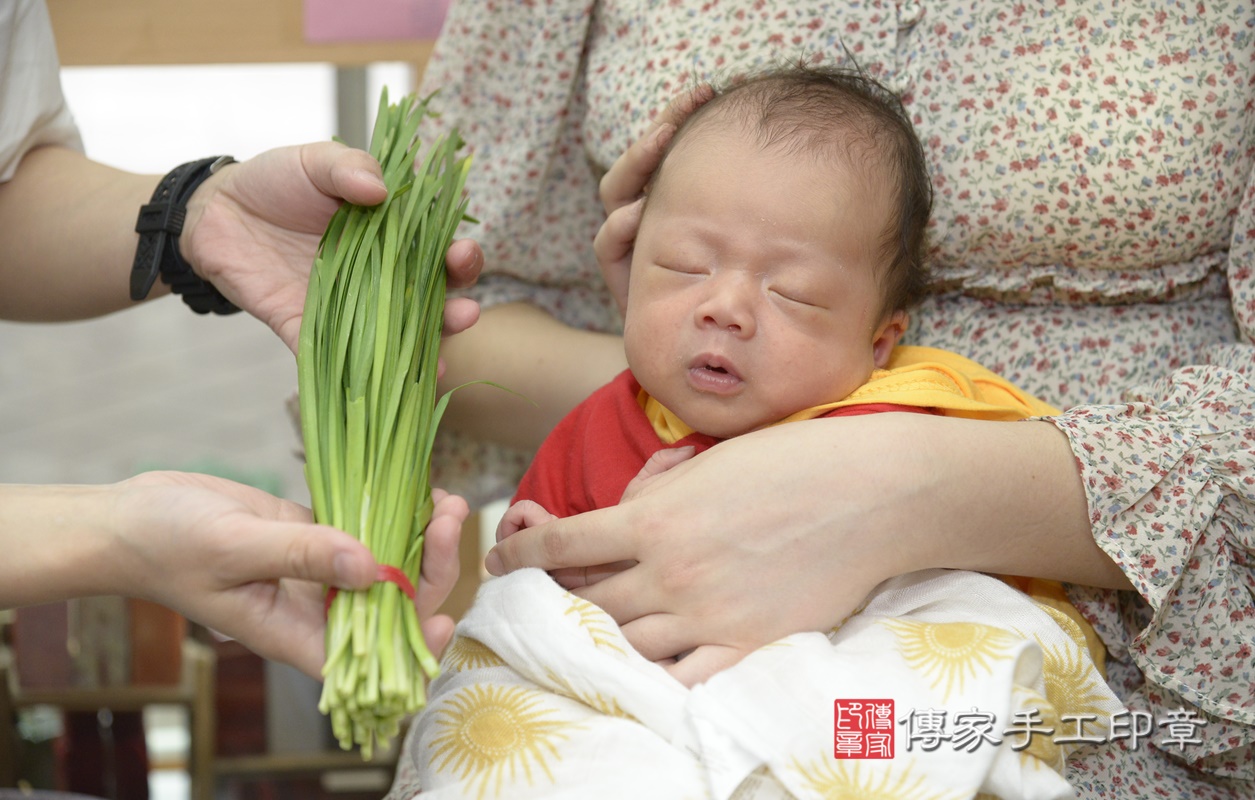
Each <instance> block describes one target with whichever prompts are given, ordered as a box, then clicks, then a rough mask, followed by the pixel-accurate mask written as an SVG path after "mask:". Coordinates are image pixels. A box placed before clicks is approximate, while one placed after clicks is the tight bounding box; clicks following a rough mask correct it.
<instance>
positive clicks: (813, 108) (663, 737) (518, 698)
mask: <svg viewBox="0 0 1255 800" xmlns="http://www.w3.org/2000/svg"><path fill="white" fill-rule="evenodd" d="M930 206H931V190H930V183H929V177H928V172H927V168H926V164H925V159H924V156H923V152H922V148H921V147H920V144H919V141H918V139H917V138H916V136H915V133H914V131H913V129H912V127H911V124H910V121H909V120H908V119H907V117H906V115H905V113H904V112H903V110H902V107H901V105H900V104H899V103H898V101H897V99H896V98H895V97H894V96H893V95H892V93H890V92H889V91H887V90H886V89H884V88H883V87H881V86H880V85H879V84H877V83H876V82H875V81H873V80H871V79H869V78H868V77H867V76H865V75H863V74H862V73H859V72H854V71H848V70H840V69H821V68H814V67H801V66H797V67H788V68H782V69H774V70H770V71H767V72H764V73H762V74H760V75H757V76H754V77H751V78H749V79H746V80H744V81H742V82H739V83H737V84H735V85H733V86H732V87H731V88H728V89H726V90H724V91H723V92H721V93H719V94H717V95H716V97H714V99H712V100H710V101H709V102H707V103H706V104H705V105H704V106H703V107H702V108H700V109H699V110H698V111H696V112H695V113H694V114H692V115H691V116H690V117H689V118H688V119H687V120H686V121H685V122H684V124H683V125H682V126H681V127H680V129H679V130H678V131H677V132H676V134H675V136H674V137H673V139H672V142H671V144H670V146H669V150H668V152H667V153H666V155H665V158H664V160H663V162H662V164H661V166H660V167H659V169H658V172H657V174H656V175H655V177H654V180H653V183H652V185H651V187H650V189H649V192H648V196H647V198H646V200H645V207H644V209H643V211H642V217H641V222H640V230H639V233H638V235H637V239H636V245H635V250H634V253H633V257H632V264H631V275H630V279H629V284H628V294H627V302H626V309H625V324H624V343H625V348H626V352H627V360H628V364H629V369H628V370H627V371H625V372H623V373H622V374H621V375H619V376H618V377H617V378H616V379H615V380H614V381H612V382H611V383H609V384H607V385H606V386H605V387H603V388H601V389H599V390H598V391H596V392H595V393H594V394H593V395H591V396H590V397H589V398H588V399H587V400H585V401H584V402H583V403H582V404H581V405H580V406H578V407H577V408H576V409H575V410H573V411H572V412H571V414H570V415H568V416H567V417H566V418H565V419H564V420H563V421H562V422H561V423H559V425H558V426H557V427H556V428H555V430H554V431H553V433H552V434H551V435H550V437H549V438H548V439H547V440H546V442H545V443H544V445H543V446H542V447H541V449H540V451H539V452H538V454H537V456H536V459H535V461H534V462H533V464H532V465H531V467H530V469H529V470H528V472H527V474H526V476H525V477H524V479H523V481H522V482H521V484H520V487H519V490H518V493H517V495H516V498H515V503H514V504H513V505H512V506H511V507H510V509H509V510H508V511H507V513H506V515H505V516H504V518H503V519H502V522H501V525H500V527H499V529H498V537H499V538H500V537H504V536H508V535H510V534H512V533H514V532H516V531H518V530H520V529H522V528H524V527H530V526H532V525H536V524H539V523H541V522H544V521H547V520H549V519H551V518H552V517H553V516H555V515H557V516H567V515H571V514H577V513H580V512H583V511H589V510H592V509H596V508H601V507H605V506H608V505H613V504H615V503H618V502H619V500H620V498H621V497H622V495H623V492H624V490H625V489H626V488H627V486H628V484H629V483H630V482H631V481H632V479H633V478H634V477H636V476H637V475H638V473H640V472H641V470H642V468H643V467H644V466H645V464H646V463H647V462H648V461H649V460H650V458H651V457H652V456H654V455H655V454H656V453H659V452H661V451H665V450H670V449H674V448H679V447H684V446H692V448H693V452H696V451H700V450H702V449H705V448H708V447H711V446H716V445H717V444H718V442H719V441H721V440H723V439H727V438H729V437H734V436H739V435H742V434H745V433H749V432H751V431H755V430H759V429H761V428H764V427H767V426H770V425H775V424H780V423H784V422H790V421H795V420H801V419H808V418H814V417H819V416H841V415H851V414H866V413H877V412H911V413H932V414H952V415H958V416H964V417H974V418H984V419H997V420H1012V419H1023V418H1026V417H1029V416H1033V415H1038V414H1049V413H1053V411H1054V409H1052V408H1051V407H1050V406H1048V405H1046V404H1045V403H1042V402H1041V401H1038V400H1036V399H1034V398H1032V397H1029V396H1027V395H1024V394H1023V393H1022V392H1020V391H1018V390H1017V389H1016V388H1015V387H1013V386H1011V385H1010V384H1008V383H1006V382H1005V381H1003V380H1001V379H1000V378H998V376H996V375H994V374H992V373H990V372H988V371H987V370H984V369H983V368H981V367H980V366H979V365H977V364H974V363H973V362H970V361H968V360H966V359H964V358H962V357H959V356H957V355H954V354H951V353H945V352H942V351H937V350H931V349H926V348H913V347H898V341H899V339H900V338H901V337H902V335H903V333H904V331H905V330H906V327H907V324H908V310H909V309H910V307H911V306H912V304H914V303H915V302H916V301H917V300H918V299H919V298H920V296H921V295H922V293H923V291H924V289H925V286H926V284H927V272H926V269H925V267H924V250H925V229H926V226H927V223H928V216H929V211H930ZM688 452H689V451H684V453H685V454H687V453H688ZM763 535H765V536H766V535H770V532H764V534H763ZM1091 638H1092V637H1091ZM1090 644H1091V641H1090V640H1089V639H1087V637H1086V626H1085V625H1084V623H1083V621H1081V620H1080V619H1079V617H1078V616H1076V615H1075V612H1074V610H1072V609H1071V607H1070V606H1069V605H1068V604H1067V603H1066V601H1063V600H1062V599H1061V596H1060V595H1056V596H1055V597H1053V598H1045V599H1043V600H1041V601H1039V602H1037V603H1035V602H1034V601H1032V600H1030V599H1029V598H1028V597H1027V596H1026V594H1025V593H1023V592H1021V591H1019V590H1018V589H1013V588H1011V587H1010V586H1008V585H1007V584H1006V583H1004V582H1001V581H999V580H997V579H995V578H991V577H989V576H984V575H978V574H975V573H968V572H957V571H955V572H949V571H941V570H936V571H930V572H927V573H918V574H916V575H911V576H904V577H903V578H900V579H895V580H893V581H889V582H887V583H886V584H884V585H882V586H881V587H880V588H878V589H877V591H876V592H875V593H873V595H872V597H871V598H869V600H868V602H867V603H866V604H865V606H864V608H863V609H862V610H861V612H860V613H859V614H856V615H855V616H854V617H852V618H851V619H849V620H847V621H846V622H845V623H843V624H842V625H841V626H840V627H838V628H837V629H835V630H833V631H831V632H822V633H806V634H796V635H794V636H790V637H786V638H785V639H782V640H781V641H780V642H777V643H775V644H773V645H771V646H769V647H765V648H762V649H761V650H759V651H757V652H755V653H753V654H751V655H750V656H748V657H747V658H746V659H744V660H743V661H742V662H741V663H739V664H737V665H735V666H733V667H731V668H729V669H727V670H725V671H724V672H721V673H719V674H718V675H716V676H714V677H713V678H712V679H711V680H709V681H707V682H706V683H704V684H701V685H699V686H698V687H695V688H694V689H692V690H689V689H686V688H685V687H683V686H682V685H680V684H679V683H678V682H677V681H676V680H674V679H673V678H671V677H670V676H669V675H668V674H667V673H666V671H665V670H664V669H663V667H661V666H659V664H655V663H652V662H650V661H648V660H646V659H645V658H644V657H643V656H641V655H640V654H639V653H637V652H636V651H634V650H633V649H632V648H631V646H630V645H629V644H628V643H627V641H626V639H624V638H623V636H622V633H621V632H620V631H619V629H618V627H617V626H616V625H615V624H614V622H613V620H611V619H610V618H609V617H608V616H607V615H606V614H605V613H604V612H602V611H601V610H600V609H598V608H597V607H596V606H594V605H592V604H591V603H588V602H587V601H584V600H582V599H580V598H579V597H576V596H575V595H572V594H570V593H567V592H565V591H563V590H562V589H561V587H559V586H558V585H556V584H555V583H554V582H553V581H552V580H551V579H550V578H549V577H548V576H546V575H545V574H544V573H541V572H540V571H538V570H522V571H520V572H516V573H513V574H511V575H508V576H505V577H502V578H497V579H493V580H490V581H488V582H487V583H486V584H485V585H484V587H483V588H482V589H481V591H480V594H479V596H478V598H477V600H476V602H475V604H474V606H473V607H472V609H471V610H470V612H468V614H467V616H466V617H465V618H464V620H463V621H462V623H460V624H459V626H458V632H457V635H456V636H455V640H454V642H453V644H452V645H451V646H450V648H449V651H448V653H447V654H446V657H445V660H444V662H443V669H444V670H445V674H444V675H442V676H441V677H440V678H439V679H438V680H437V681H436V682H435V683H433V685H432V687H431V701H430V705H429V707H428V709H427V710H426V711H425V712H424V713H423V714H422V715H420V717H419V718H418V720H417V722H416V725H417V727H418V732H417V737H416V740H415V741H416V747H414V748H411V751H410V752H409V753H408V757H410V758H412V759H413V763H414V766H415V767H416V769H417V771H418V775H419V778H420V780H421V783H422V787H423V795H422V796H423V797H424V798H427V797H429V796H431V797H463V796H471V797H479V798H483V797H494V796H501V797H511V798H516V797H532V796H535V797H557V796H566V795H565V794H564V792H568V793H570V796H572V797H591V796H597V797H617V796H623V797H687V796H692V797H710V796H713V797H730V796H732V795H733V793H737V796H739V797H756V796H762V797H806V796H846V795H847V794H854V793H857V792H858V791H871V790H872V788H874V787H881V788H883V787H887V786H893V785H898V786H900V788H901V791H900V792H899V794H900V796H912V797H914V796H924V795H923V794H920V793H919V792H918V791H915V790H916V789H920V790H922V788H923V787H927V789H928V790H929V791H937V792H938V793H939V794H938V796H942V795H943V794H944V795H945V796H972V795H974V794H975V793H977V792H988V793H994V794H1005V795H1009V796H1017V797H1053V796H1066V794H1067V793H1068V788H1067V786H1066V784H1065V783H1064V782H1063V780H1062V778H1061V777H1060V776H1059V774H1058V770H1059V769H1060V768H1061V767H1062V757H1063V756H1062V751H1061V750H1060V749H1059V748H1058V747H1057V746H1054V745H1053V744H1052V743H1050V742H1048V741H1047V737H1041V738H1039V739H1038V740H1037V742H1035V743H1032V742H1030V743H1028V744H1026V745H1025V746H1024V747H1022V748H1016V747H1015V746H1014V744H1015V742H1014V740H1012V741H1011V742H1008V743H1007V745H1004V746H998V745H996V744H995V743H994V739H995V738H998V735H1000V734H1003V733H1005V731H1004V728H1005V726H1006V725H1007V724H1009V723H1010V722H1011V721H1012V720H1013V719H1016V718H1020V717H1025V718H1028V719H1035V720H1036V721H1037V722H1038V723H1043V727H1042V729H1044V722H1053V723H1055V727H1057V728H1066V727H1067V726H1066V725H1061V724H1059V723H1060V722H1061V720H1063V719H1065V718H1067V717H1068V715H1069V713H1071V714H1074V715H1075V714H1083V715H1084V716H1085V719H1086V720H1087V721H1088V722H1089V723H1090V725H1089V728H1088V729H1087V730H1086V733H1087V734H1090V735H1092V734H1093V733H1094V732H1095V731H1096V730H1097V729H1098V728H1099V727H1101V723H1102V721H1103V715H1104V714H1107V715H1110V714H1112V713H1116V712H1117V711H1118V710H1119V709H1120V705H1119V704H1118V702H1116V701H1115V699H1114V696H1112V695H1111V693H1110V692H1109V690H1108V689H1107V687H1106V685H1105V683H1104V682H1103V680H1102V678H1101V675H1100V674H1099V673H1098V670H1097V669H1096V667H1095V666H1094V662H1093V661H1092V660H1091V653H1096V652H1097V651H1094V650H1093V649H1092V648H1090V647H1089V645H1090ZM682 655H683V654H681V653H677V654H674V657H682ZM672 660H674V659H673V658H672V659H665V660H664V663H665V662H669V661H672ZM1043 662H1045V666H1044V667H1043ZM1052 681H1053V682H1054V683H1052ZM842 698H881V699H894V700H896V702H897V711H896V712H893V714H892V715H891V716H889V717H888V718H887V728H884V727H883V726H882V729H881V730H880V732H879V734H878V735H879V736H881V737H882V738H880V739H876V740H875V741H876V742H878V743H879V745H883V744H884V742H885V739H884V738H883V737H884V736H886V735H890V734H892V733H894V732H896V731H898V729H899V728H901V727H902V726H903V725H906V726H907V727H906V730H905V732H904V733H902V732H900V733H902V735H903V736H904V737H905V744H904V745H903V746H900V747H899V748H898V751H897V753H896V755H895V754H894V753H892V752H890V757H889V758H887V759H885V758H884V756H883V755H879V756H877V755H866V756H865V757H866V758H867V759H870V760H863V761H845V760H837V759H835V758H834V748H840V746H841V745H840V744H839V741H840V740H839V738H837V737H839V735H840V734H841V731H842V729H841V724H842V721H841V718H840V715H839V712H836V713H838V717H837V718H836V719H835V721H834V701H840V700H841V699H842ZM1065 698H1066V700H1067V702H1068V704H1069V705H1068V707H1066V708H1064V707H1062V705H1061V704H1062V703H1063V701H1064V699H1065ZM860 702H861V701H860ZM1078 705H1079V707H1078ZM934 707H936V708H934ZM860 708H862V706H860ZM878 708H884V706H878ZM948 708H952V709H954V710H955V711H956V712H963V714H965V715H968V716H970V715H971V714H973V713H976V712H978V711H979V712H980V714H982V715H987V716H981V717H980V719H982V720H986V721H988V722H989V726H986V728H984V729H983V730H984V732H985V734H986V738H983V739H982V738H977V740H976V741H975V744H976V745H977V746H976V747H970V746H969V745H970V744H971V742H965V743H964V745H963V747H962V748H960V747H959V746H958V745H957V744H956V746H955V747H954V748H953V750H952V751H951V750H950V749H949V748H941V747H938V746H936V745H934V746H933V747H919V746H916V747H915V748H914V749H912V747H911V743H912V739H911V734H912V729H911V726H912V725H913V720H914V719H915V717H914V714H915V711H916V710H918V711H921V712H923V711H925V710H928V711H931V712H937V711H938V709H948ZM908 712H909V713H908ZM1030 712H1031V713H1030ZM940 713H941V714H942V716H944V713H945V712H944V711H941V712H940ZM1033 714H1037V715H1038V716H1036V717H1033V716H1032V715H1033ZM1025 715H1027V716H1025ZM930 719H934V720H935V717H932V718H930ZM995 719H996V720H997V723H998V724H999V726H1000V727H998V728H997V729H994V728H993V727H992V725H993V722H992V720H995ZM904 720H905V721H904ZM847 721H848V720H847ZM885 721H886V720H885V718H883V717H882V718H881V719H880V722H881V723H884V722H885ZM834 726H835V728H834ZM934 733H937V735H938V736H940V735H942V734H941V733H940V732H938V731H934ZM891 738H892V736H890V739H891ZM1007 738H1011V737H1007ZM1029 738H1030V739H1031V738H1032V736H1031V735H1030V736H1029ZM950 739H951V736H949V735H947V736H945V740H947V741H949V740H950ZM846 741H847V743H848V742H852V741H853V739H849V738H847V740H846ZM860 741H862V740H860ZM869 741H870V740H869ZM937 741H941V740H940V739H938V740H937ZM956 741H957V740H956ZM981 744H985V745H986V746H985V747H984V749H983V750H982V749H979V745H981ZM1030 745H1035V747H1036V749H1034V746H1030ZM890 750H892V747H890ZM851 765H853V766H851ZM1043 766H1044V767H1046V768H1045V769H1043V768H1042V767H1043ZM645 767H648V769H645ZM895 781H896V782H897V783H894V782H895ZM755 787H759V788H755ZM943 789H944V791H942V790H943ZM929 796H931V795H929Z"/></svg>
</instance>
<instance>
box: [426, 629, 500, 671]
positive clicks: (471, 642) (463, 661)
mask: <svg viewBox="0 0 1255 800" xmlns="http://www.w3.org/2000/svg"><path fill="white" fill-rule="evenodd" d="M505 665H506V663H505V659H503V658H502V657H501V656H499V655H497V654H496V653H495V652H493V650H492V648H490V647H489V646H488V645H486V644H484V643H483V642H481V641H479V640H478V639H472V638H471V637H469V636H458V637H456V638H455V639H454V640H453V643H452V644H451V645H449V649H448V650H447V651H446V652H445V656H444V661H443V662H442V663H441V665H440V669H441V671H442V672H443V671H445V670H452V671H453V672H465V671H467V670H471V669H483V668H484V667H504V666H505Z"/></svg>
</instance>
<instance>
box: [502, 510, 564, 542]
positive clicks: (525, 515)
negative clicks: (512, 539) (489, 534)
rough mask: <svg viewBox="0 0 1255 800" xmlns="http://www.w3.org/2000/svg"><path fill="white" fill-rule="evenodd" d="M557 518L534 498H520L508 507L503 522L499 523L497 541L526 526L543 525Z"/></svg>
mask: <svg viewBox="0 0 1255 800" xmlns="http://www.w3.org/2000/svg"><path fill="white" fill-rule="evenodd" d="M555 519H557V517H555V516H554V515H553V514H550V513H549V512H548V511H546V510H545V509H544V507H543V506H541V504H540V503H537V502H536V501H534V500H520V501H518V502H517V503H515V504H514V505H512V506H510V507H509V508H508V509H506V512H505V515H504V516H502V517H501V522H499V523H497V541H498V542H500V541H502V540H504V539H505V538H506V537H507V536H513V535H514V534H516V533H518V532H519V531H521V530H523V529H524V528H531V527H534V526H536V525H543V524H544V523H546V522H552V521H553V520H555Z"/></svg>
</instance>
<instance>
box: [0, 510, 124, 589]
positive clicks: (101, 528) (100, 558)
mask: <svg viewBox="0 0 1255 800" xmlns="http://www.w3.org/2000/svg"><path fill="white" fill-rule="evenodd" d="M111 506H112V501H111V499H110V489H109V487H103V486H101V487H95V486H23V485H15V486H0V552H3V553H4V558H0V608H12V607H17V606H25V605H33V604H36V603H49V602H53V601H57V600H66V599H69V598H71V597H80V596H85V595H92V594H103V593H107V592H110V591H120V587H118V586H117V583H118V582H119V576H118V575H116V574H115V569H114V556H115V555H116V554H117V553H118V552H119V548H118V547H117V542H116V540H115V539H113V538H112V537H111V536H110V534H109V526H108V524H107V520H108V518H109V515H110V511H109V508H110V507H111Z"/></svg>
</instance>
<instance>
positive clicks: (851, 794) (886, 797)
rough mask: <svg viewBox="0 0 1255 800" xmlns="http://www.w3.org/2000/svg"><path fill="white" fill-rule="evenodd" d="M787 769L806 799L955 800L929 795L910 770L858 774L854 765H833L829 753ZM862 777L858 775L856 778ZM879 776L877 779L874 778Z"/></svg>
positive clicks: (944, 794) (941, 794) (950, 794)
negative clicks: (799, 782)
mask: <svg viewBox="0 0 1255 800" xmlns="http://www.w3.org/2000/svg"><path fill="white" fill-rule="evenodd" d="M789 767H790V768H791V769H792V770H793V771H794V772H796V773H797V774H798V775H799V776H801V778H802V781H803V783H804V785H805V786H806V788H807V789H808V790H809V792H808V794H807V796H808V797H822V798H825V800H827V798H833V800H837V798H842V799H843V800H844V798H857V799H858V800H901V798H904V797H910V798H912V800H958V798H959V795H958V794H956V793H954V792H930V791H928V790H927V788H928V784H927V783H926V781H925V779H924V777H922V776H921V777H916V778H912V777H911V769H910V767H907V768H906V769H905V770H902V771H898V772H885V771H880V772H870V771H869V772H862V771H861V770H860V765H859V763H858V762H857V761H836V760H834V759H833V758H832V756H831V755H830V754H829V753H823V754H822V755H820V757H819V758H816V759H815V760H813V761H810V762H808V763H805V764H803V763H802V762H800V761H798V760H797V759H794V760H793V762H792V763H791V764H789ZM860 773H862V774H860ZM877 776H879V777H877Z"/></svg>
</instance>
